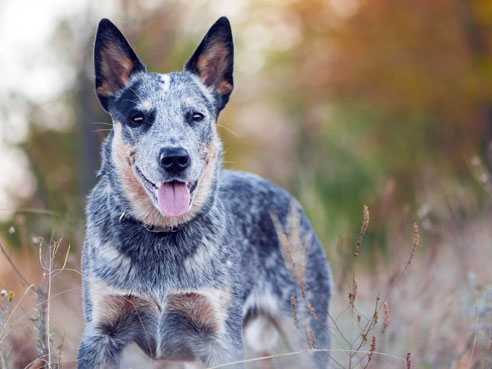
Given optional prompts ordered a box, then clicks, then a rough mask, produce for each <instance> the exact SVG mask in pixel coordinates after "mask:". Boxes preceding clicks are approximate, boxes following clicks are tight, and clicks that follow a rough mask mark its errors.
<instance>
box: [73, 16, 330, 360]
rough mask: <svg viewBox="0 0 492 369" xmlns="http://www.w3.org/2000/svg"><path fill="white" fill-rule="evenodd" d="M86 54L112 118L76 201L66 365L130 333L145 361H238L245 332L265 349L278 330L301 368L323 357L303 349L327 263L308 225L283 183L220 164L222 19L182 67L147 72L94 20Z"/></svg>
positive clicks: (321, 299)
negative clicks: (74, 333)
mask: <svg viewBox="0 0 492 369" xmlns="http://www.w3.org/2000/svg"><path fill="white" fill-rule="evenodd" d="M94 60H95V87H96V94H97V96H98V98H99V101H100V103H101V105H102V107H103V108H104V109H105V110H106V111H107V112H109V114H110V115H111V118H112V121H113V129H112V131H111V132H110V134H109V135H108V136H107V138H106V139H105V141H104V142H103V145H102V155H101V156H102V164H101V169H100V172H99V177H100V179H99V181H98V183H97V184H96V186H95V187H94V189H93V190H92V191H91V193H90V194H89V196H88V203H87V209H86V215H87V226H86V236H85V241H84V248H83V253H82V271H83V273H82V274H83V277H82V284H83V305H84V315H85V321H86V325H85V330H84V333H83V336H82V339H81V343H80V346H79V351H78V357H77V368H79V369H89V368H90V369H94V368H118V367H119V365H120V361H121V355H122V352H123V350H124V348H125V347H126V346H128V345H129V344H130V343H136V344H137V345H138V346H139V347H140V348H141V349H142V350H143V351H144V352H145V353H146V354H148V356H149V357H150V358H152V359H153V360H171V361H183V362H184V364H183V365H187V366H189V367H203V366H205V367H210V366H216V365H221V364H225V363H231V362H232V363H233V364H231V366H230V367H235V368H244V363H241V362H240V361H241V360H243V358H244V352H245V344H246V347H249V348H251V350H252V352H253V353H255V354H256V355H261V354H265V353H268V352H270V353H271V352H272V350H273V348H274V347H275V346H274V345H275V341H276V339H277V338H278V337H279V336H282V335H283V337H284V338H286V339H285V340H284V341H286V345H288V347H290V348H291V349H293V347H294V346H295V347H297V348H300V349H304V350H305V351H309V352H308V353H307V354H305V355H306V358H307V360H309V362H310V363H311V364H306V367H309V368H312V367H316V368H326V367H328V365H329V364H328V362H329V355H328V353H327V352H326V351H323V350H308V349H313V348H318V349H319V348H321V349H326V348H329V346H330V332H329V325H328V306H329V301H330V296H331V292H330V291H331V272H330V268H329V265H328V262H327V260H326V256H325V253H324V251H323V248H322V246H321V244H320V241H319V240H318V238H317V236H316V234H315V231H314V230H313V228H312V227H311V225H310V223H309V221H308V219H307V218H306V216H305V215H304V213H303V211H302V209H301V206H300V205H299V203H298V202H297V201H296V200H294V199H293V198H292V197H291V196H290V195H289V194H288V193H287V192H286V191H285V190H283V189H281V188H279V187H277V186H275V185H273V184H272V183H270V182H268V181H266V180H264V179H262V178H260V177H258V176H256V175H253V174H248V173H244V172H239V171H231V170H221V161H222V146H221V141H220V139H219V136H218V134H217V119H218V116H219V113H220V112H221V110H222V109H224V107H225V105H226V104H227V102H228V100H229V96H230V94H231V92H232V90H233V86H234V83H233V60H234V50H233V39H232V33H231V27H230V24H229V21H228V19H227V18H225V17H221V18H219V19H218V20H217V21H216V23H215V24H214V25H213V26H212V27H211V28H210V30H209V31H208V32H207V34H206V35H205V37H204V38H203V40H202V41H201V43H200V44H199V46H198V48H197V49H196V51H195V52H194V53H193V55H192V56H191V58H190V60H189V61H188V62H187V63H186V64H185V67H184V70H183V71H182V72H175V73H169V74H158V73H149V72H147V70H146V67H145V66H144V65H143V64H142V62H141V61H140V60H139V58H138V57H137V55H136V54H135V52H134V51H133V49H132V48H131V46H130V44H129V43H128V41H127V40H126V39H125V37H124V36H123V34H122V33H121V32H120V31H119V30H118V29H117V28H116V26H115V25H114V24H113V23H111V21H109V20H107V19H103V20H101V22H100V23H99V26H98V30H97V35H96V40H95V45H94ZM253 119H254V118H253ZM265 129H268V127H265Z"/></svg>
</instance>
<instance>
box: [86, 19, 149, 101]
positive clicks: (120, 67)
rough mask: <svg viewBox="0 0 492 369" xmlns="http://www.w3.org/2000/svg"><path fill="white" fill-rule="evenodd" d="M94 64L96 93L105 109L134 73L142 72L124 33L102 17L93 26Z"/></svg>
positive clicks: (142, 68)
mask: <svg viewBox="0 0 492 369" xmlns="http://www.w3.org/2000/svg"><path fill="white" fill-rule="evenodd" d="M94 66H95V71H96V93H97V96H98V97H99V101H100V102H101V105H102V106H103V108H104V109H105V110H108V103H109V102H110V101H111V98H112V97H113V96H114V95H115V94H116V93H117V92H118V91H120V90H122V89H124V88H125V87H126V86H128V84H129V83H130V79H131V76H132V75H133V74H134V73H137V72H145V67H144V65H143V64H142V63H141V62H140V60H139V59H138V57H137V55H136V54H135V52H134V51H133V49H132V48H131V46H130V44H129V43H128V41H127V40H126V39H125V36H123V34H122V33H121V32H120V31H119V29H118V28H116V26H115V25H114V24H113V23H111V21H109V20H108V19H102V20H101V21H100V22H99V27H98V28H97V35H96V42H95V45H94Z"/></svg>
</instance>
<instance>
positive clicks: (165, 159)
mask: <svg viewBox="0 0 492 369" xmlns="http://www.w3.org/2000/svg"><path fill="white" fill-rule="evenodd" d="M159 161H160V163H161V166H162V167H163V168H164V169H165V170H166V171H167V172H169V173H171V174H178V173H181V172H182V171H183V170H185V169H186V168H188V166H189V165H190V156H189V155H188V152H187V151H186V150H185V149H183V148H182V147H164V148H163V149H162V150H161V154H160V156H159Z"/></svg>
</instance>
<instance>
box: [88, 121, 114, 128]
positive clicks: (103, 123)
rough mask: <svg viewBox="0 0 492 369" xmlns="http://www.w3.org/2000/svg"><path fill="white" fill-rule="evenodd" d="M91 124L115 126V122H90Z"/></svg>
mask: <svg viewBox="0 0 492 369" xmlns="http://www.w3.org/2000/svg"><path fill="white" fill-rule="evenodd" d="M89 124H98V125H102V126H111V127H112V126H113V123H107V122H89Z"/></svg>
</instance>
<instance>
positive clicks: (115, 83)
mask: <svg viewBox="0 0 492 369" xmlns="http://www.w3.org/2000/svg"><path fill="white" fill-rule="evenodd" d="M134 67H135V63H134V62H133V61H132V60H131V59H130V58H127V57H124V55H123V54H122V53H121V50H120V49H119V48H117V47H116V46H115V45H112V44H111V45H109V46H107V47H106V48H105V49H104V50H103V51H102V52H101V74H102V75H103V76H104V81H103V82H102V84H101V85H100V86H99V87H97V89H96V91H97V93H98V94H99V95H102V96H111V95H114V94H115V93H116V92H117V91H119V90H121V89H123V88H124V87H125V86H127V85H128V83H129V82H130V73H131V71H132V69H133V68H134Z"/></svg>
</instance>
